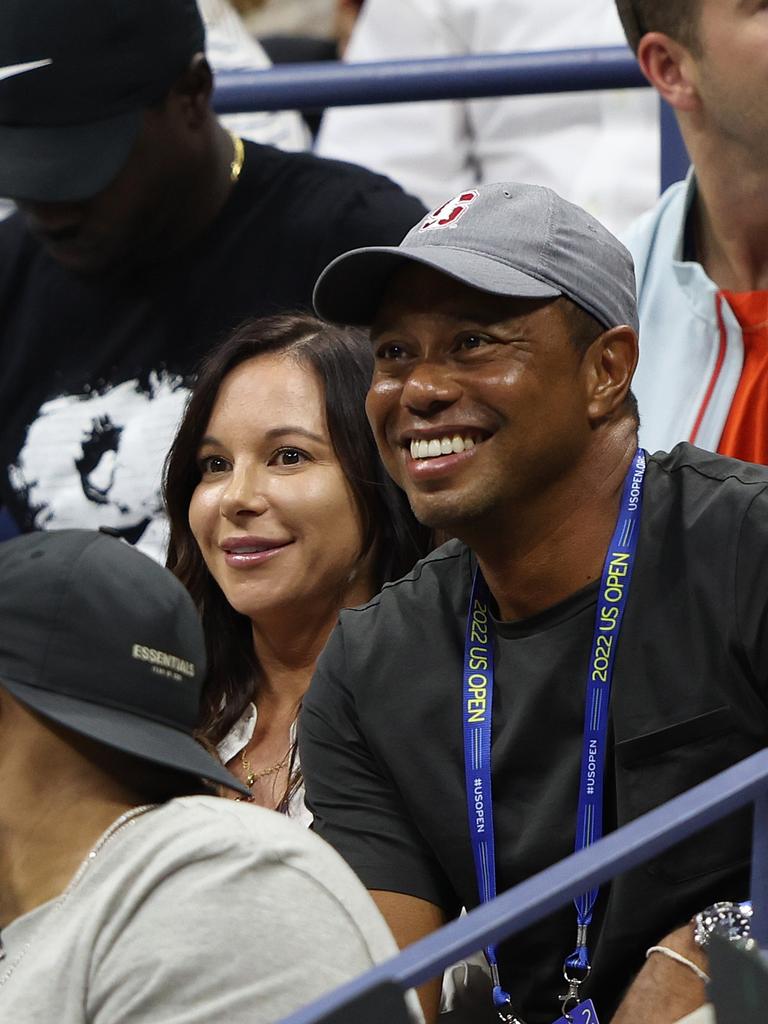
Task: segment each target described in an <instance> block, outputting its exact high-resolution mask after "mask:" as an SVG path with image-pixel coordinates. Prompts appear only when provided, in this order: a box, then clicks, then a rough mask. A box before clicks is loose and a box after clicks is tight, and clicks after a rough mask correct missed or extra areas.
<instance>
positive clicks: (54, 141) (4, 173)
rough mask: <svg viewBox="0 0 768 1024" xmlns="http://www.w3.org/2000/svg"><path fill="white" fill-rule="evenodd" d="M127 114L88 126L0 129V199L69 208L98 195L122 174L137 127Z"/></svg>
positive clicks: (136, 113)
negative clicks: (66, 204)
mask: <svg viewBox="0 0 768 1024" xmlns="http://www.w3.org/2000/svg"><path fill="white" fill-rule="evenodd" d="M141 119H142V112H141V111H140V110H129V111H127V112H125V113H122V114H119V115H117V116H115V117H110V118H107V119H105V120H102V121H93V122H90V123H88V124H65V125H46V126H42V125H8V124H2V125H0V153H1V154H2V158H0V196H6V197H8V198H10V199H20V200H28V201H31V202H48V203H69V202H80V201H82V200H84V199H90V198H91V197H92V196H95V195H96V194H97V193H98V192H101V190H102V189H103V188H105V187H106V186H107V185H108V184H109V183H110V182H111V181H112V180H113V178H115V177H116V175H117V174H118V172H119V171H120V170H121V169H122V167H123V165H124V164H125V162H126V160H127V159H128V155H129V153H130V152H131V149H132V148H133V144H134V142H135V141H136V138H137V136H138V134H139V129H140V127H141Z"/></svg>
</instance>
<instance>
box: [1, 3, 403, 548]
mask: <svg viewBox="0 0 768 1024" xmlns="http://www.w3.org/2000/svg"><path fill="white" fill-rule="evenodd" d="M204 44H205V40H204V31H203V25H202V21H201V19H200V16H199V13H198V10H197V7H196V6H195V3H194V0H131V2H130V3H125V2H120V0H98V2H97V0H68V2H64V0H45V2H41V3H33V4H30V3H29V2H28V0H4V2H3V3H2V5H0V196H4V195H7V196H10V197H12V198H13V199H15V200H16V202H17V204H18V206H19V209H20V212H19V214H18V215H17V216H15V217H12V218H11V219H10V220H9V221H7V222H5V223H4V224H3V225H2V226H0V366H2V370H1V371H0V409H2V411H3V423H2V429H0V466H1V467H2V470H1V471H0V537H2V536H3V534H4V533H5V534H9V533H10V534H12V533H14V532H18V531H19V530H29V529H38V528H61V527H93V528H95V527H98V526H102V525H104V526H109V527H111V528H113V529H117V530H119V531H120V532H121V535H122V536H124V537H125V538H126V539H128V540H130V541H131V542H138V543H139V544H140V545H141V546H142V548H143V549H144V550H146V551H149V552H152V553H154V554H155V555H158V554H160V553H161V551H162V548H163V546H164V545H163V539H164V538H163V532H164V531H163V522H162V517H161V513H160V508H161V501H160V474H161V466H162V461H163V458H164V456H165V453H166V451H167V450H168V447H169V445H170V442H171V440H172V437H173V433H174V430H175V427H176V424H177V421H178V417H179V413H180V410H181V408H182V407H183V404H184V401H185V398H186V394H187V390H186V387H185V383H186V381H187V378H188V375H189V373H190V370H191V369H192V368H193V367H194V365H195V364H196V363H197V361H198V360H199V358H200V357H201V356H202V355H203V354H204V353H205V351H206V350H207V349H208V348H209V347H210V345H211V344H213V343H214V342H215V341H217V340H218V339H219V338H221V337H222V336H223V335H224V334H226V333H227V331H229V330H230V329H231V328H232V327H233V326H234V325H235V324H237V323H238V322H239V321H241V320H242V319H243V318H245V317H248V316H253V315H258V314H262V313H272V312H278V311H280V310H285V309H295V308H299V307H309V305H310V303H311V289H312V284H313V283H314V279H315V278H316V277H317V274H318V273H319V271H320V270H321V269H322V267H323V266H324V265H325V263H327V262H328V260H329V259H331V258H332V257H333V256H334V255H336V254H337V253H339V252H342V251H344V250H345V249H348V248H350V247H352V246H355V245H360V244H367V243H369V242H383V243H396V242H398V241H399V240H400V239H401V238H402V236H403V234H404V233H405V231H406V230H407V229H408V228H409V227H410V226H412V225H413V224H414V223H415V222H416V221H417V220H418V219H419V217H420V216H421V215H422V213H423V207H422V206H421V204H420V203H419V202H418V201H416V200H414V199H412V198H411V197H409V196H406V195H405V194H404V193H403V192H402V191H401V190H400V189H399V188H398V187H397V186H395V185H394V184H393V183H392V182H390V181H388V180H387V179H385V178H382V177H379V176H376V175H373V174H370V173H369V172H367V171H364V170H362V169H361V168H357V167H353V166H352V165H348V164H340V163H337V162H334V161H325V160H320V159H318V158H316V157H314V156H311V155H309V154H301V153H282V152H280V151H279V150H276V149H273V148H272V147H269V146H259V145H256V144H254V143H250V142H246V143H243V142H242V141H241V140H240V139H239V138H237V137H235V136H233V135H230V133H228V132H227V131H225V130H224V129H223V128H222V127H221V125H220V124H219V123H218V121H217V120H216V118H215V117H214V115H213V113H212V111H211V107H210V95H211V87H212V81H211V73H210V69H209V67H208V64H207V62H206V61H205V57H204V53H203V51H204ZM3 506H4V507H5V511H4V512H3V511H2V510H3Z"/></svg>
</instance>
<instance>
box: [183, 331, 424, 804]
mask: <svg viewBox="0 0 768 1024" xmlns="http://www.w3.org/2000/svg"><path fill="white" fill-rule="evenodd" d="M372 369H373V359H372V355H371V352H370V347H369V343H368V340H367V338H366V336H365V335H364V334H362V333H361V332H359V331H352V330H345V329H343V328H337V327H331V326H329V325H328V324H324V323H322V322H321V321H319V320H316V319H314V318H313V317H311V316H307V315H302V314H297V315H281V316H275V317H269V318H265V319H261V320H254V321H250V322H248V323H245V324H243V325H242V326H240V327H239V328H238V329H237V330H236V331H235V333H234V334H233V335H232V337H231V338H229V340H227V341H225V342H224V343H223V344H222V345H221V346H219V347H218V348H216V349H215V350H214V351H213V352H212V353H211V354H210V355H209V356H208V357H207V359H206V360H205V361H204V363H203V364H202V366H201V367H200V370H199V373H198V375H197V382H196V384H195V386H194V389H193V391H192V394H191V396H190V400H189V403H188V405H187V408H186V412H185V414H184V417H183V420H182V423H181V426H180V427H179V431H178V434H177V436H176V439H175V441H174V443H173V447H172V448H171V451H170V453H169V456H168V460H167V462H166V473H165V481H164V493H165V501H166V506H167V510H168V515H169V519H170V531H171V533H170V546H169V554H168V566H169V568H170V569H171V570H172V571H173V572H174V573H175V574H176V575H177V576H178V577H179V579H180V580H181V581H182V582H183V583H184V584H185V585H186V587H187V588H188V590H189V591H190V593H191V594H192V597H193V598H194V600H195V602H196V603H197V606H198V608H199V609H200V613H201V616H202V620H203V625H204V629H205V634H206V640H207V646H208V657H209V675H208V684H207V690H206V693H205V696H204V718H203V724H202V728H201V734H202V737H203V738H204V739H207V740H208V741H210V742H211V743H212V744H214V745H216V746H217V747H218V749H219V753H220V756H221V758H222V760H223V761H224V762H225V763H227V764H228V766H229V768H230V769H231V770H232V771H233V772H234V773H235V774H237V775H239V776H240V777H241V778H242V779H243V780H244V781H245V782H246V783H247V785H248V786H249V788H250V790H251V794H252V797H253V799H254V801H256V802H257V803H259V804H262V805H264V806H268V807H276V808H277V809H279V810H283V811H285V812H287V813H290V814H293V815H295V816H297V817H304V818H305V819H306V812H305V810H304V806H303V787H302V786H301V774H300V770H299V767H298V765H297V764H296V752H295V742H294V726H295V721H296V715H297V712H298V709H299V705H300V703H301V699H302V697H303V695H304V693H305V692H306V689H307V686H308V685H309V682H310V679H311V676H312V671H313V669H314V665H315V662H316V660H317V658H318V656H319V654H320V652H321V650H322V648H323V646H324V644H325V642H326V640H327V638H328V636H329V634H330V632H331V630H332V629H333V626H334V624H335V622H336V618H337V616H338V612H339V610H340V608H342V607H345V606H354V605H357V604H363V603H365V602H366V601H368V600H369V599H370V598H371V597H372V596H373V595H374V594H375V593H376V592H377V591H378V590H379V589H380V587H381V585H382V584H383V583H385V582H386V581H387V580H391V579H397V578H398V577H399V576H401V575H403V574H404V573H406V572H407V571H408V570H409V569H410V568H411V566H412V565H413V564H414V562H415V561H416V560H417V559H418V558H419V557H421V556H422V555H423V554H425V553H426V551H427V549H428V534H427V532H426V531H425V529H424V528H423V527H421V526H420V525H419V524H418V523H417V522H416V520H415V519H414V517H413V515H412V513H411V511H410V509H409V507H408V504H407V502H406V500H405V497H404V495H403V494H402V492H401V491H400V490H399V489H398V488H397V487H396V486H395V485H394V484H393V483H392V481H391V480H390V478H389V477H388V475H387V473H386V472H385V470H384V468H383V466H382V465H381V462H380V460H379V456H378V453H377V450H376V445H375V442H374V440H373V436H372V434H371V431H370V428H369V426H368V422H367V420H366V418H365V395H366V391H367V388H368V383H369V381H370V378H371V373H372Z"/></svg>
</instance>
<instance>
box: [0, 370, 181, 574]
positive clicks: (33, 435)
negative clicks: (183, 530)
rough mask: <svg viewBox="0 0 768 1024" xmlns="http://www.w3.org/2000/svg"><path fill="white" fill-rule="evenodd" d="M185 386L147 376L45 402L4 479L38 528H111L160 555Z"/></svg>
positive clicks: (174, 380) (176, 379) (164, 376)
mask: <svg viewBox="0 0 768 1024" xmlns="http://www.w3.org/2000/svg"><path fill="white" fill-rule="evenodd" d="M188 395H189V391H188V389H187V388H186V387H184V385H183V383H182V379H181V378H180V377H178V376H175V375H172V374H168V373H165V372H161V373H155V372H153V373H151V374H150V377H149V386H148V387H145V386H142V385H141V384H140V383H139V381H138V380H130V381H125V382H123V383H122V384H117V385H115V386H113V387H109V388H107V389H105V390H102V391H95V390H93V391H86V392H84V393H82V394H79V395H75V394H69V395H62V396H60V397H58V398H54V399H51V400H50V401H48V402H46V403H45V404H44V405H43V406H42V407H41V409H40V411H39V413H38V416H37V418H36V419H35V421H34V422H33V423H32V425H31V426H30V428H29V430H28V432H27V437H26V441H25V443H24V446H23V447H22V449H21V451H20V452H19V455H18V457H17V460H16V462H15V464H14V465H12V466H10V467H9V477H10V481H11V484H12V486H13V488H14V490H15V491H16V492H17V493H18V494H19V495H20V496H21V497H22V499H23V500H24V501H25V503H26V505H27V507H28V509H29V513H30V518H31V521H32V525H33V526H34V528H36V529H67V528H82V529H97V528H98V527H100V526H109V527H111V528H113V529H116V530H119V531H120V532H121V534H123V536H125V537H126V539H128V540H130V541H131V542H132V543H135V544H136V545H137V547H139V548H140V549H141V550H143V551H145V552H146V553H147V554H149V555H151V556H152V557H154V558H157V559H158V560H162V559H163V558H164V554H165V550H164V549H165V539H166V529H165V517H164V515H163V513H162V498H161V489H160V488H161V477H162V468H163V462H164V460H165V456H166V454H167V452H168V449H169V448H170V445H171V442H172V440H173V437H174V435H175V433H176V428H177V426H178V423H179V420H180V418H181V414H182V412H183V410H184V405H185V403H186V400H187V397H188Z"/></svg>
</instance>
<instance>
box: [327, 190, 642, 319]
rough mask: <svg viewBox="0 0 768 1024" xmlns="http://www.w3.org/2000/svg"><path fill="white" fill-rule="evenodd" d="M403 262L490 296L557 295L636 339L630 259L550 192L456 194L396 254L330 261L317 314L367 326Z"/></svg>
mask: <svg viewBox="0 0 768 1024" xmlns="http://www.w3.org/2000/svg"><path fill="white" fill-rule="evenodd" d="M407 263H420V264H423V265H424V266H427V267H433V268H434V269H435V270H439V271H441V272H442V273H444V274H447V275H448V276H449V277H453V278H456V280H457V281H462V282H463V283H464V284H467V285H470V286H471V287H473V288H477V289H479V290H480V291H484V292H491V293H492V294H494V295H508V296H509V297H510V298H528V299H547V298H551V299H554V298H557V296H559V295H565V296H566V297H567V298H569V299H571V300H572V301H573V302H575V303H576V304H577V305H578V306H581V308H582V309H584V310H586V312H587V313H590V314H591V315H592V316H593V317H594V318H595V319H596V320H597V321H599V322H600V323H601V324H603V326H605V327H608V328H610V327H617V326H619V325H620V324H629V325H630V326H632V327H634V329H635V330H636V331H637V330H638V319H637V302H636V298H635V272H634V265H633V263H632V257H631V256H630V254H629V252H628V250H627V249H626V248H625V247H624V246H623V245H622V244H621V242H619V240H618V239H617V238H615V237H614V236H613V235H612V234H611V233H610V231H608V230H607V228H604V227H603V225H602V224H601V223H600V222H599V221H597V220H595V218H594V217H592V216H591V215H590V214H589V213H587V212H586V211H585V210H582V209H581V207H579V206H574V204H573V203H569V202H567V201H566V200H565V199H562V198H561V197H560V196H559V195H557V193H556V192H553V191H552V190H551V189H549V188H542V187H540V186H538V185H521V184H519V183H518V182H501V183H499V184H493V185H481V186H479V187H478V188H470V189H467V190H466V191H464V192H461V193H459V195H457V196H454V198H453V199H450V200H449V201H448V202H447V203H444V204H443V206H441V207H439V208H438V209H437V210H435V211H434V212H432V213H428V214H427V216H426V217H424V218H422V220H420V221H419V223H418V224H417V225H416V226H415V227H414V228H412V229H411V230H410V231H409V232H408V234H407V235H406V236H405V238H404V239H403V241H402V242H401V243H400V245H399V246H367V247H366V248H364V249H353V250H352V251H351V252H348V253H344V255H342V256H338V257H337V258H336V259H335V260H334V261H333V262H332V263H330V264H329V265H328V266H327V267H326V268H325V270H324V271H323V272H322V274H321V275H320V277H319V278H318V281H317V284H316V285H315V292H314V303H315V309H316V310H317V312H318V314H319V315H320V316H321V317H323V318H324V319H326V320H330V321H332V322H334V323H344V324H354V325H358V326H362V327H368V326H370V325H371V323H372V322H373V320H374V318H375V316H376V313H377V311H378V308H379V304H380V303H381V299H382V296H383V294H384V290H385V288H386V286H387V283H388V282H389V280H390V278H391V277H392V275H393V274H394V272H395V271H396V270H397V269H398V268H400V267H402V266H403V265H405V264H407Z"/></svg>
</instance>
